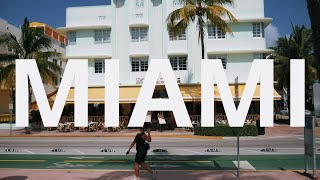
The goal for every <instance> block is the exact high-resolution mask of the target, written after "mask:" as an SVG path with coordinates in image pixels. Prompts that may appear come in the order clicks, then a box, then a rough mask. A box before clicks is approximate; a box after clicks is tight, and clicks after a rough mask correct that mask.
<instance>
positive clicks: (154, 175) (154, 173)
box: [152, 171, 157, 180]
mask: <svg viewBox="0 0 320 180" xmlns="http://www.w3.org/2000/svg"><path fill="white" fill-rule="evenodd" d="M152 175H153V179H154V180H156V179H157V171H153V173H152Z"/></svg>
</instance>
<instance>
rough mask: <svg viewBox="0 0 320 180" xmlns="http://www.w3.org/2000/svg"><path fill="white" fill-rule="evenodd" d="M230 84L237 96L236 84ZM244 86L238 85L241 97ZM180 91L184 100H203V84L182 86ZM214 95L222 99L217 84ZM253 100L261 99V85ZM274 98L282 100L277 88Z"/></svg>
mask: <svg viewBox="0 0 320 180" xmlns="http://www.w3.org/2000/svg"><path fill="white" fill-rule="evenodd" d="M229 86H230V91H231V94H232V96H233V98H236V95H235V88H236V86H235V85H234V84H231V85H229ZM244 88H245V84H240V85H239V86H238V93H239V94H238V96H239V98H241V96H242V94H243V91H244ZM180 91H181V94H182V97H183V99H184V101H186V102H192V101H200V100H201V86H200V85H193V86H192V85H191V86H189V85H185V86H180ZM214 95H215V101H221V96H220V93H219V90H218V87H217V86H216V85H215V86H214ZM252 100H253V101H260V85H257V86H256V89H255V92H254V94H253V98H252ZM273 100H281V96H280V95H279V94H278V92H277V91H276V90H273Z"/></svg>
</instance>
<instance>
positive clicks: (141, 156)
mask: <svg viewBox="0 0 320 180" xmlns="http://www.w3.org/2000/svg"><path fill="white" fill-rule="evenodd" d="M146 156H147V153H141V152H140V153H137V154H136V158H135V160H134V161H135V162H136V163H142V162H144V161H145V160H146Z"/></svg>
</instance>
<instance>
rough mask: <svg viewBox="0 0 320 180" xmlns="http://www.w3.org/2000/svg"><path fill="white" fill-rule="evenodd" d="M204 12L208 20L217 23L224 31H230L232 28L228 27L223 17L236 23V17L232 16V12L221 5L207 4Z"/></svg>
mask: <svg viewBox="0 0 320 180" xmlns="http://www.w3.org/2000/svg"><path fill="white" fill-rule="evenodd" d="M205 14H206V16H207V18H208V20H209V21H210V22H211V23H212V24H214V25H217V26H218V27H219V28H220V29H221V30H222V31H223V32H224V33H226V32H229V33H231V32H232V30H231V28H230V27H229V25H228V23H227V22H226V21H225V19H223V17H225V16H226V17H227V18H228V19H229V20H230V21H231V22H232V23H237V22H238V21H237V19H236V18H235V17H234V16H233V14H232V13H231V12H230V11H229V10H228V9H226V8H224V7H223V6H221V5H217V4H213V5H210V6H207V7H206V8H205Z"/></svg>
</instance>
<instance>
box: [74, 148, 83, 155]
mask: <svg viewBox="0 0 320 180" xmlns="http://www.w3.org/2000/svg"><path fill="white" fill-rule="evenodd" d="M73 150H74V151H77V152H78V153H80V154H86V153H84V152H81V151H79V150H78V149H73Z"/></svg>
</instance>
